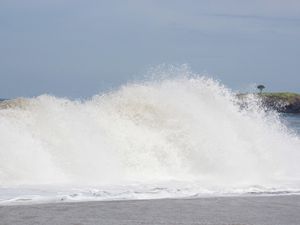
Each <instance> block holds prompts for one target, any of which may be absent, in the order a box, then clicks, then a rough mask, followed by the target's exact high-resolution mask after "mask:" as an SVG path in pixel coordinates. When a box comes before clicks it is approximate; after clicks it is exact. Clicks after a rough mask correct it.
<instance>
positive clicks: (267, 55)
mask: <svg viewBox="0 0 300 225" xmlns="http://www.w3.org/2000/svg"><path fill="white" fill-rule="evenodd" d="M161 64H171V65H181V64H188V65H189V66H190V68H191V69H192V71H194V72H195V73H199V74H209V76H211V77H214V78H216V79H218V80H220V81H221V82H222V83H224V84H225V85H226V86H228V87H229V88H231V89H233V90H237V91H247V90H249V88H250V87H253V85H254V84H264V85H265V86H266V87H267V88H266V89H267V90H269V91H292V92H300V1H298V0H248V1H245V0H220V1H214V0H203V1H202V0H185V1H182V0H181V1H179V0H148V1H146V0H128V1H127V0H119V1H117V0H106V1H102V0H98V1H96V0H85V1H83V0H82V1H77V0H26V1H24V0H0V98H15V97H18V96H24V97H32V96H37V95H41V94H44V93H48V94H52V95H55V96H61V97H70V98H85V97H89V96H92V95H94V94H97V93H99V92H104V91H106V90H110V89H112V88H115V87H117V86H119V85H121V84H124V83H127V82H130V81H132V80H138V79H140V78H142V77H144V75H145V74H146V73H147V71H148V70H149V69H150V68H153V67H155V66H159V65H161Z"/></svg>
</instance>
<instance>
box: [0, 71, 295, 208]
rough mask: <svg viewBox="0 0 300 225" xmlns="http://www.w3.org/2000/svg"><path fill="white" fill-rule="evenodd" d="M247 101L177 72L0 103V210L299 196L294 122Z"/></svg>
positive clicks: (255, 101) (212, 82) (207, 80)
mask: <svg viewBox="0 0 300 225" xmlns="http://www.w3.org/2000/svg"><path fill="white" fill-rule="evenodd" d="M177 73H178V71H177ZM244 101H246V104H245V102H244V103H243V104H240V99H238V98H237V97H236V93H234V92H232V91H231V90H230V89H228V88H226V87H224V85H222V84H220V83H219V82H217V81H215V80H213V79H211V78H207V77H203V76H198V75H195V74H192V73H191V72H189V71H185V70H183V71H180V72H179V74H176V75H174V74H172V73H171V75H170V76H159V78H157V76H156V78H153V79H151V80H148V81H143V82H133V83H128V84H125V85H123V86H121V87H120V88H118V89H116V90H112V91H109V92H106V93H101V94H99V95H95V96H93V97H91V98H89V99H86V100H70V99H67V98H58V97H55V96H50V95H41V96H38V97H35V98H20V99H16V100H10V101H8V102H3V103H1V105H0V107H1V109H0V204H11V203H13V204H16V203H28V202H29V203H35V202H54V201H55V202H57V201H86V200H115V199H152V198H182V197H189V198H190V197H201V196H217V195H240V194H242V195H244V194H290V193H293V194H295V193H299V190H300V182H299V181H300V164H299V160H300V147H299V146H300V138H299V131H300V117H299V116H297V115H279V114H277V113H276V112H273V111H272V110H269V109H266V108H264V107H263V105H262V104H261V103H260V100H259V99H257V98H256V97H255V95H253V96H249V98H247V99H244Z"/></svg>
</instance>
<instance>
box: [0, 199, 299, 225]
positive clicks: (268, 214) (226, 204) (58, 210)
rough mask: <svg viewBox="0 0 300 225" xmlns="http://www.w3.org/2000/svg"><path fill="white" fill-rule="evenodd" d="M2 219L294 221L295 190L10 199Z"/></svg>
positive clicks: (284, 224) (263, 224)
mask: <svg viewBox="0 0 300 225" xmlns="http://www.w3.org/2000/svg"><path fill="white" fill-rule="evenodd" d="M0 224H1V225H34V224H43V225H63V224H68V225H69V224H70V225H71V224H72V225H95V224H102V225H105V224H109V225H120V224H122V225H125V224H126V225H137V224H143V225H145V224H170V225H172V224H174V225H175V224H176V225H179V224H180V225H181V224H185V225H187V224H199V225H200V224H201V225H204V224H206V225H211V224H216V225H229V224H232V225H233V224H234V225H299V224H300V196H298V195H289V196H256V197H253V196H251V197H215V198H198V199H161V200H132V201H102V202H77V203H51V204H35V205H12V206H1V207H0Z"/></svg>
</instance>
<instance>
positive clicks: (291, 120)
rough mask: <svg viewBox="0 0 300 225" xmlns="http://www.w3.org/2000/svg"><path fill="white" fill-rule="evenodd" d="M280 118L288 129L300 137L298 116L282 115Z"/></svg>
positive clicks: (299, 117)
mask: <svg viewBox="0 0 300 225" xmlns="http://www.w3.org/2000/svg"><path fill="white" fill-rule="evenodd" d="M281 117H282V119H283V121H284V123H285V124H287V126H288V127H289V128H291V129H292V130H293V131H295V132H296V133H297V134H298V135H300V114H282V115H281Z"/></svg>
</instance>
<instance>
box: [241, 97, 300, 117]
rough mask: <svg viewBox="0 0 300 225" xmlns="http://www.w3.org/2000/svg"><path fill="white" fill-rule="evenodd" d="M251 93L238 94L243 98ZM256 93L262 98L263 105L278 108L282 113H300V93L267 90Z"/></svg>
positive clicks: (268, 107)
mask: <svg viewBox="0 0 300 225" xmlns="http://www.w3.org/2000/svg"><path fill="white" fill-rule="evenodd" d="M249 95H250V94H248V93H244V94H238V95H237V96H238V98H239V99H241V100H243V99H244V98H246V97H247V96H249ZM251 95H253V94H251ZM254 95H255V97H257V98H259V99H260V100H261V102H262V105H263V106H264V107H265V108H267V109H272V110H276V111H278V112H280V113H300V94H297V93H291V92H273V93H272V92H265V93H258V94H254Z"/></svg>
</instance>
